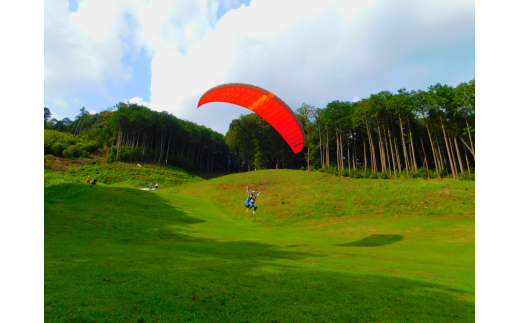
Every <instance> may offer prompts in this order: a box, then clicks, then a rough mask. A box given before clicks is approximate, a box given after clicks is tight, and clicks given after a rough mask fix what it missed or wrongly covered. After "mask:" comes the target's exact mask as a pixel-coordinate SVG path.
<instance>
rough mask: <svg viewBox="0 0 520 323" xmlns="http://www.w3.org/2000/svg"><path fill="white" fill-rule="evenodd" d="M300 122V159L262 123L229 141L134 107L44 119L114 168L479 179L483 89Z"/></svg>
mask: <svg viewBox="0 0 520 323" xmlns="http://www.w3.org/2000/svg"><path fill="white" fill-rule="evenodd" d="M296 113H297V117H298V118H299V119H300V121H301V123H302V125H303V128H304V135H305V147H304V149H303V151H302V152H301V153H299V154H293V153H292V150H291V149H290V147H289V146H288V145H287V143H286V142H285V141H284V139H283V138H282V137H281V135H280V134H279V133H278V132H277V131H276V130H275V129H274V128H273V127H272V126H271V125H270V124H269V123H267V122H266V121H265V120H263V119H262V118H260V117H259V116H258V115H256V114H248V115H241V116H240V117H239V118H238V119H235V120H233V121H232V122H231V124H230V126H229V130H228V132H227V133H226V135H225V136H222V135H221V134H219V133H217V132H215V131H213V130H211V129H209V128H206V127H204V126H200V125H197V124H195V123H193V122H190V121H186V120H180V119H178V118H176V117H175V116H173V115H171V114H169V113H167V112H164V111H163V112H156V111H152V110H150V109H149V108H147V107H144V106H140V105H137V104H130V103H119V104H118V105H116V106H115V107H114V108H112V109H107V110H105V111H102V112H100V113H97V114H90V113H89V112H88V111H86V109H85V108H82V109H81V110H80V114H79V115H78V116H76V118H75V119H74V120H70V119H68V118H64V119H63V120H60V121H59V120H56V119H51V115H50V111H49V110H48V109H47V108H45V114H44V119H45V128H46V129H52V130H57V131H60V132H66V133H70V134H73V135H77V136H81V137H82V138H84V139H85V140H86V141H87V142H89V143H92V142H97V143H98V145H99V146H100V147H104V148H105V149H106V150H107V161H109V162H116V161H128V162H136V161H139V162H149V163H157V164H163V165H173V166H177V167H183V168H186V169H206V170H208V171H212V170H215V169H219V170H227V171H228V172H243V171H251V170H254V169H268V168H291V169H306V170H318V171H326V172H329V173H336V174H341V175H344V176H352V177H370V178H390V177H423V178H441V177H446V176H450V177H453V178H457V177H460V178H464V177H465V176H470V177H471V176H474V172H475V170H474V167H475V79H472V80H471V81H469V82H462V83H460V84H459V85H458V86H456V87H452V86H448V85H442V84H440V83H438V84H435V85H432V86H430V87H428V89H427V90H426V91H423V90H412V91H407V90H406V89H401V90H399V91H397V93H392V92H389V91H382V92H379V93H377V94H372V95H370V96H369V97H367V98H365V99H362V100H360V101H358V102H350V101H337V100H336V101H332V102H330V103H328V104H327V105H326V107H324V108H316V107H313V106H311V105H308V104H305V103H304V104H302V106H301V107H300V108H299V109H297V110H296ZM64 149H66V147H65V148H64ZM473 178H474V177H473Z"/></svg>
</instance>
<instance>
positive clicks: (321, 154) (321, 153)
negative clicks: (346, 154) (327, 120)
mask: <svg viewBox="0 0 520 323" xmlns="http://www.w3.org/2000/svg"><path fill="white" fill-rule="evenodd" d="M318 134H319V137H320V162H321V169H323V167H324V162H323V148H322V146H321V126H320V125H319V124H318ZM276 165H278V163H277V164H276Z"/></svg>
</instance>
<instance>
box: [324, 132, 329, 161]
mask: <svg viewBox="0 0 520 323" xmlns="http://www.w3.org/2000/svg"><path fill="white" fill-rule="evenodd" d="M325 156H326V158H327V168H329V167H330V163H329V128H327V147H326V148H325Z"/></svg>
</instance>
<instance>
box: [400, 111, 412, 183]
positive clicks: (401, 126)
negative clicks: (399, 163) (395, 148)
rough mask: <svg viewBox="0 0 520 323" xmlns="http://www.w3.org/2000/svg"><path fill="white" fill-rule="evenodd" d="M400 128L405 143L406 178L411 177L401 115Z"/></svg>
mask: <svg viewBox="0 0 520 323" xmlns="http://www.w3.org/2000/svg"><path fill="white" fill-rule="evenodd" d="M399 128H400V129H401V139H402V142H403V154H404V162H405V165H406V177H410V174H409V171H408V153H407V152H406V144H405V143H404V132H403V123H402V122H401V114H399Z"/></svg>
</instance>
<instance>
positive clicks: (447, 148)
mask: <svg viewBox="0 0 520 323" xmlns="http://www.w3.org/2000/svg"><path fill="white" fill-rule="evenodd" d="M439 119H440V117H439ZM440 120H441V126H442V133H443V134H444V141H445V142H446V150H447V151H448V159H449V160H450V167H451V175H452V176H453V178H455V177H457V175H456V172H457V170H456V169H455V168H453V161H452V160H451V159H452V158H451V155H450V146H449V145H448V137H447V136H446V131H445V130H444V124H443V123H442V119H440Z"/></svg>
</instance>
